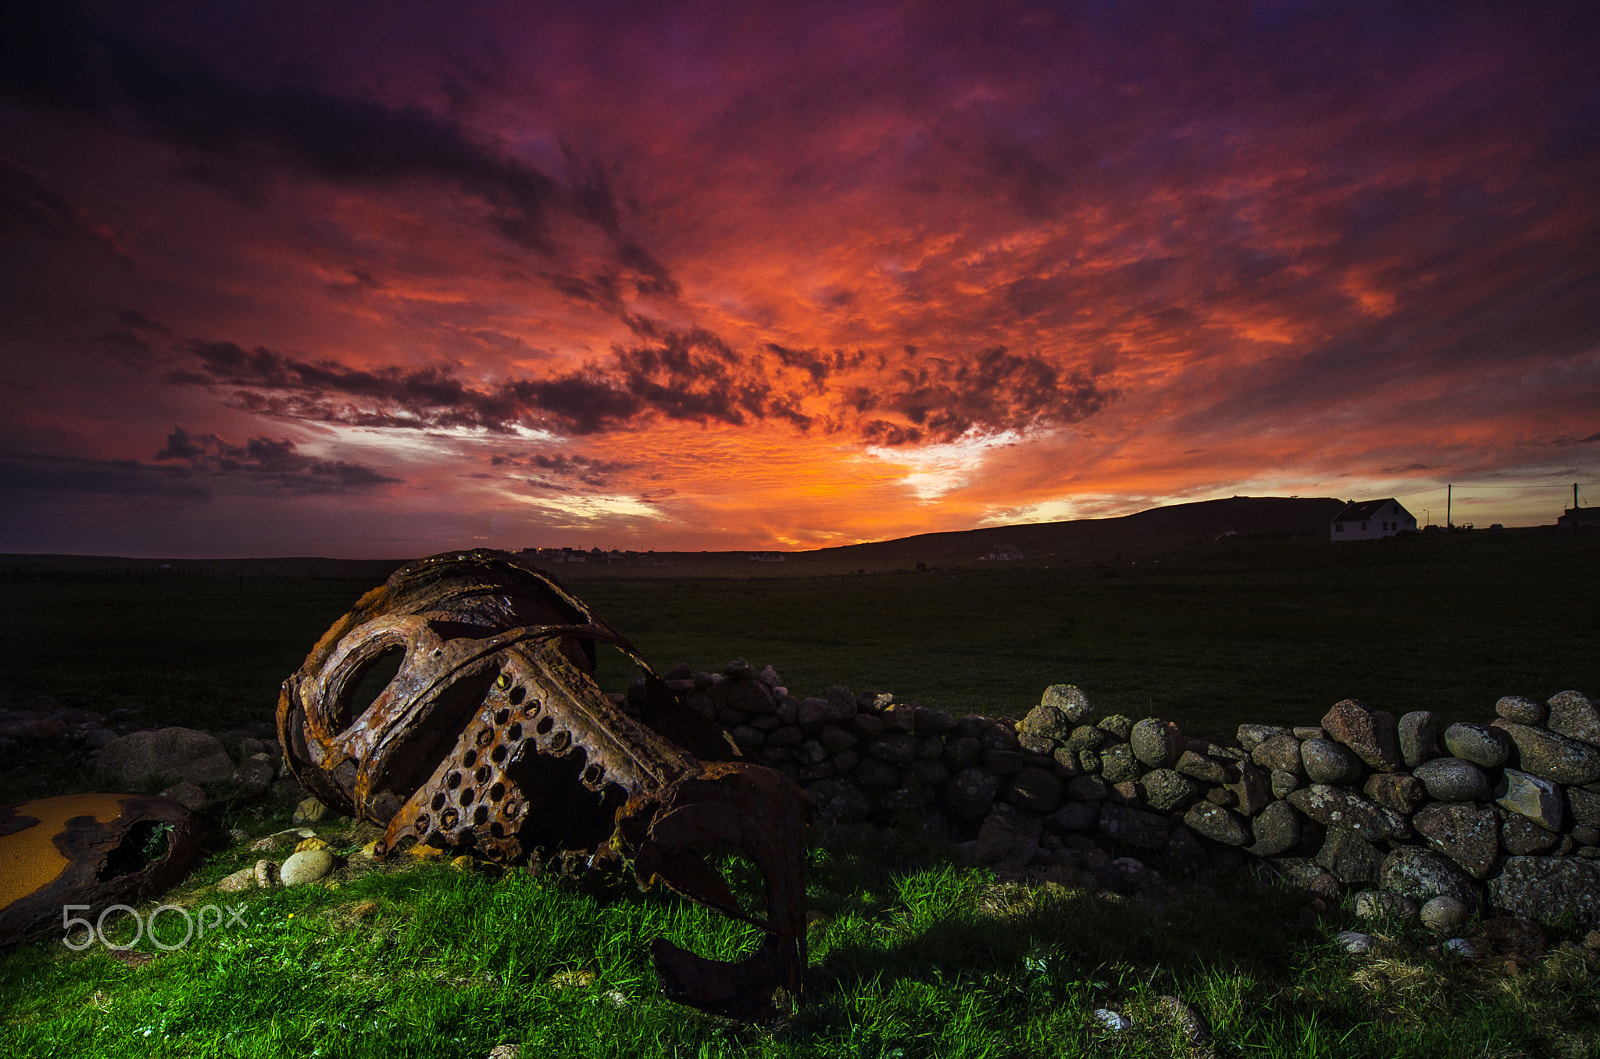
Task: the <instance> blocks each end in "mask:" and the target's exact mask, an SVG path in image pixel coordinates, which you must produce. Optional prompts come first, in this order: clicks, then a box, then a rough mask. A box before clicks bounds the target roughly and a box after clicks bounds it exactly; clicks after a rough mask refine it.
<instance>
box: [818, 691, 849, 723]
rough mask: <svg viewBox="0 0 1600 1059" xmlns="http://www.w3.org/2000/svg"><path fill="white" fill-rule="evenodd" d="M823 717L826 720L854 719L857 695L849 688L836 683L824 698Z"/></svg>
mask: <svg viewBox="0 0 1600 1059" xmlns="http://www.w3.org/2000/svg"><path fill="white" fill-rule="evenodd" d="M823 702H824V705H823V707H822V717H823V720H826V721H853V720H855V717H856V712H857V707H856V697H855V695H854V694H853V693H852V692H851V691H850V689H849V688H847V687H844V686H843V685H838V684H836V685H834V686H833V687H831V688H829V689H828V697H827V698H826V699H825V700H823Z"/></svg>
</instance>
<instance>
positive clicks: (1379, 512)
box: [1328, 496, 1417, 541]
mask: <svg viewBox="0 0 1600 1059" xmlns="http://www.w3.org/2000/svg"><path fill="white" fill-rule="evenodd" d="M1416 528H1417V519H1416V516H1415V515H1413V514H1411V512H1409V511H1407V510H1406V509H1405V508H1403V507H1401V506H1400V501H1398V500H1396V499H1395V498H1394V497H1392V496H1391V497H1389V498H1387V499H1385V500H1363V501H1361V502H1360V503H1357V502H1355V501H1353V500H1352V501H1351V502H1350V503H1348V504H1346V505H1345V508H1344V510H1343V511H1341V512H1339V513H1338V514H1337V515H1335V516H1333V523H1332V525H1331V527H1330V528H1329V530H1328V536H1329V537H1330V538H1332V539H1333V540H1336V541H1370V540H1376V539H1378V538H1379V537H1393V536H1394V535H1395V534H1396V533H1399V532H1400V531H1401V530H1415V529H1416Z"/></svg>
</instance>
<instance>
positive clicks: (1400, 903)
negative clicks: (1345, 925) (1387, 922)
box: [1355, 890, 1454, 920]
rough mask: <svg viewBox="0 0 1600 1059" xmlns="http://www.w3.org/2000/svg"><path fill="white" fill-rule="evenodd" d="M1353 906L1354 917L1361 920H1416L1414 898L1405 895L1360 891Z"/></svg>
mask: <svg viewBox="0 0 1600 1059" xmlns="http://www.w3.org/2000/svg"><path fill="white" fill-rule="evenodd" d="M1450 900H1454V899H1453V898H1451V899H1450ZM1355 904H1356V915H1357V916H1359V917H1360V918H1362V919H1399V920H1411V919H1415V918H1417V901H1416V898H1414V897H1407V896H1406V895H1405V894H1392V893H1390V892H1389V891H1388V890H1362V891H1361V892H1360V893H1358V894H1356V902H1355Z"/></svg>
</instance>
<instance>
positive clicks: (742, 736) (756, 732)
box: [728, 724, 767, 754]
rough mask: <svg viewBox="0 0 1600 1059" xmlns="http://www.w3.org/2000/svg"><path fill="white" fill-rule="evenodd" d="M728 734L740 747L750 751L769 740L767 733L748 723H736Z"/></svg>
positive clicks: (747, 751) (746, 751)
mask: <svg viewBox="0 0 1600 1059" xmlns="http://www.w3.org/2000/svg"><path fill="white" fill-rule="evenodd" d="M728 736H729V738H731V739H732V740H733V741H734V742H735V743H737V744H738V745H739V749H740V750H743V751H744V752H745V753H747V754H748V753H750V752H751V751H753V750H755V749H756V748H758V747H760V746H761V745H762V744H764V743H765V742H766V741H767V733H766V732H763V731H762V730H761V729H759V728H754V727H751V726H750V725H748V724H736V725H734V726H733V727H732V728H730V729H728Z"/></svg>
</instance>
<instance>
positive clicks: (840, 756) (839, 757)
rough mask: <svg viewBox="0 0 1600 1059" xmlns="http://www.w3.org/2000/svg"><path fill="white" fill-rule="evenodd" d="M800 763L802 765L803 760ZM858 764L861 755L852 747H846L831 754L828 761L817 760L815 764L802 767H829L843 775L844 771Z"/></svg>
mask: <svg viewBox="0 0 1600 1059" xmlns="http://www.w3.org/2000/svg"><path fill="white" fill-rule="evenodd" d="M801 764H802V765H803V766H804V762H802V763H801ZM859 764H861V755H860V754H858V753H856V752H855V750H854V749H851V748H847V749H844V750H841V751H839V752H838V753H837V754H835V755H833V758H832V759H831V760H829V761H822V762H818V763H817V764H815V765H809V766H804V767H807V768H826V769H829V770H830V771H832V772H836V773H838V774H840V775H843V774H844V773H846V772H850V771H852V770H853V769H854V768H855V767H856V766H857V765H859Z"/></svg>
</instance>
